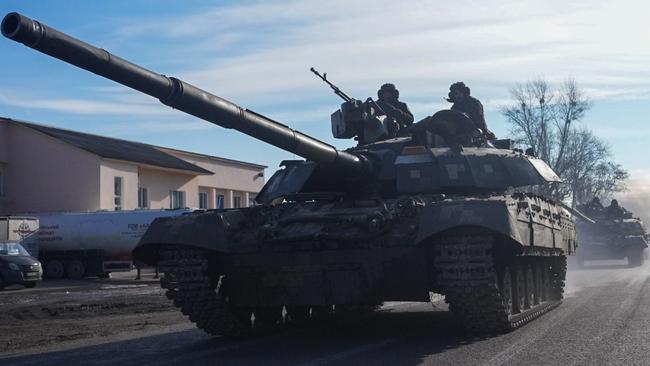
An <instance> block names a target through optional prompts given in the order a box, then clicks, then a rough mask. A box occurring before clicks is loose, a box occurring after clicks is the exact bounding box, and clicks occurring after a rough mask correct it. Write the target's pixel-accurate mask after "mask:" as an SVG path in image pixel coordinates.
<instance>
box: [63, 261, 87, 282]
mask: <svg viewBox="0 0 650 366" xmlns="http://www.w3.org/2000/svg"><path fill="white" fill-rule="evenodd" d="M66 273H67V274H68V278H70V279H73V280H80V279H82V278H84V275H85V274H86V266H84V264H83V262H81V261H80V260H77V259H74V260H71V261H70V262H69V263H68V266H67V267H66Z"/></svg>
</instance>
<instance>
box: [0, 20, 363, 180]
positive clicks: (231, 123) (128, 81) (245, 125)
mask: <svg viewBox="0 0 650 366" xmlns="http://www.w3.org/2000/svg"><path fill="white" fill-rule="evenodd" d="M1 27H2V34H3V35H4V36H5V37H7V38H9V39H11V40H13V41H16V42H20V43H23V44H24V45H26V46H27V47H30V48H33V49H35V50H37V51H40V52H42V53H44V54H46V55H49V56H52V57H55V58H58V59H59V60H62V61H65V62H67V63H70V64H73V65H75V66H77V67H79V68H82V69H85V70H87V71H90V72H93V73H95V74H97V75H100V76H103V77H105V78H107V79H110V80H113V81H115V82H117V83H120V84H122V85H125V86H127V87H130V88H132V89H135V90H137V91H140V92H142V93H145V94H148V95H150V96H152V97H154V98H157V99H159V100H160V102H162V103H163V104H165V105H168V106H170V107H172V108H175V109H179V110H181V111H183V112H185V113H188V114H191V115H193V116H196V117H198V118H201V119H204V120H206V121H209V122H212V123H214V124H216V125H219V126H221V127H225V128H231V129H235V130H237V131H240V132H242V133H245V134H247V135H249V136H252V137H254V138H256V139H259V140H262V141H264V142H266V143H269V144H271V145H274V146H276V147H279V148H281V149H283V150H286V151H289V152H292V153H294V154H296V155H299V156H302V157H303V158H305V159H308V160H311V161H314V162H316V163H318V164H320V165H323V166H331V167H334V168H337V169H343V170H344V171H345V172H346V173H347V174H352V175H363V174H367V173H368V172H369V171H370V169H371V167H370V164H369V161H368V160H367V159H366V158H364V157H363V156H360V155H355V154H350V153H347V152H343V151H339V150H337V149H336V148H335V147H333V146H331V145H329V144H327V143H325V142H322V141H320V140H317V139H315V138H313V137H310V136H307V135H305V134H303V133H301V132H299V131H296V130H293V129H291V128H289V127H287V126H285V125H283V124H281V123H278V122H276V121H273V120H271V119H270V118H267V117H265V116H262V115H260V114H257V113H255V112H253V111H250V110H248V109H244V108H242V107H239V106H238V105H236V104H234V103H232V102H230V101H228V100H226V99H223V98H220V97H218V96H216V95H213V94H211V93H209V92H207V91H205V90H202V89H200V88H198V87H196V86H193V85H191V84H189V83H186V82H184V81H182V80H180V79H177V78H174V77H167V76H165V75H161V74H158V73H155V72H153V71H150V70H147V69H145V68H143V67H141V66H138V65H136V64H134V63H131V62H129V61H127V60H124V59H122V58H120V57H117V56H115V55H113V54H111V53H109V52H108V51H106V50H103V49H100V48H97V47H95V46H92V45H90V44H88V43H85V42H83V41H80V40H78V39H76V38H73V37H71V36H69V35H67V34H65V33H63V32H60V31H58V30H56V29H54V28H51V27H48V26H47V25H45V24H42V23H40V22H38V21H35V20H33V19H30V18H28V17H26V16H24V15H21V14H19V13H9V14H7V15H6V16H5V17H4V19H3V20H2V25H1Z"/></svg>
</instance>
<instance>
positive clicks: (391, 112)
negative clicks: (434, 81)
mask: <svg viewBox="0 0 650 366" xmlns="http://www.w3.org/2000/svg"><path fill="white" fill-rule="evenodd" d="M377 98H378V100H377V104H378V105H379V107H380V108H381V109H382V110H383V111H384V112H385V113H386V115H387V116H388V119H389V122H388V124H387V127H388V134H389V136H390V137H395V136H396V135H397V132H398V131H399V130H401V129H403V128H407V127H409V126H410V125H412V124H413V113H411V111H410V110H409V107H408V106H407V105H406V103H403V102H400V101H399V90H397V88H395V85H393V84H390V83H386V84H384V85H382V86H381V88H379V90H378V91H377Z"/></svg>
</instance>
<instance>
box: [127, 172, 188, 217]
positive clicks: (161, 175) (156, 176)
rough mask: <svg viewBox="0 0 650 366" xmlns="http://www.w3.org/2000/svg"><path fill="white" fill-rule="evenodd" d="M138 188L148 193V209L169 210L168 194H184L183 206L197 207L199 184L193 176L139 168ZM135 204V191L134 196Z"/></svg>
mask: <svg viewBox="0 0 650 366" xmlns="http://www.w3.org/2000/svg"><path fill="white" fill-rule="evenodd" d="M138 174H139V186H140V187H145V188H147V190H148V193H149V208H151V209H159V208H169V204H170V201H169V200H170V197H169V195H170V192H171V191H183V192H185V206H187V207H191V208H197V207H199V184H198V180H197V179H195V177H194V176H193V175H190V174H182V173H176V172H171V171H165V170H158V169H150V168H142V167H141V168H139V169H138ZM135 198H136V203H137V198H138V196H137V190H136V194H135Z"/></svg>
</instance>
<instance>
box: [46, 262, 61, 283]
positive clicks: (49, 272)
mask: <svg viewBox="0 0 650 366" xmlns="http://www.w3.org/2000/svg"><path fill="white" fill-rule="evenodd" d="M64 273H65V268H64V267H63V263H62V262H61V261H60V260H58V259H52V260H51V261H49V262H47V265H46V266H45V277H47V278H49V279H52V280H59V279H61V278H63V274H64Z"/></svg>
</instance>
